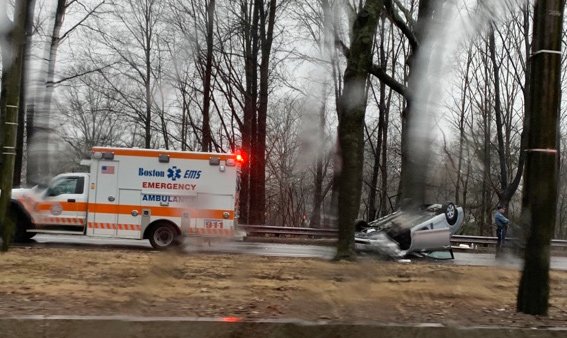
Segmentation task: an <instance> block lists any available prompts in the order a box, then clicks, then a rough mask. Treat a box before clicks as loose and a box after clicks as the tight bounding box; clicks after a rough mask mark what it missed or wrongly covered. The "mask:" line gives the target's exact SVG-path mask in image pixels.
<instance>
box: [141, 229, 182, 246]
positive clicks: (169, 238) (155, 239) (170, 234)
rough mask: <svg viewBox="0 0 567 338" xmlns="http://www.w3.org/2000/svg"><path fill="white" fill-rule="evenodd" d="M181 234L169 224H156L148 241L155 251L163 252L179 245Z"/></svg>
mask: <svg viewBox="0 0 567 338" xmlns="http://www.w3.org/2000/svg"><path fill="white" fill-rule="evenodd" d="M178 237H179V233H178V231H177V230H176V229H175V227H174V226H173V225H171V224H168V223H156V224H155V225H154V226H152V228H151V229H150V233H149V236H148V239H149V240H150V244H151V245H152V247H154V249H158V250H163V249H167V248H170V247H173V246H177V245H179V239H178Z"/></svg>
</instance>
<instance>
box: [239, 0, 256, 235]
mask: <svg viewBox="0 0 567 338" xmlns="http://www.w3.org/2000/svg"><path fill="white" fill-rule="evenodd" d="M241 14H242V17H243V27H242V29H243V30H244V34H243V35H244V46H245V51H244V54H245V55H244V57H245V59H244V68H245V75H246V92H245V93H244V118H243V126H242V130H241V135H242V150H243V152H244V155H245V162H244V164H243V165H242V168H241V175H240V207H239V209H240V212H239V222H240V223H242V224H250V204H251V189H250V188H251V179H250V175H251V168H252V166H253V162H254V161H255V158H254V154H253V152H252V140H253V139H254V132H255V126H254V124H255V121H256V102H257V99H258V67H257V58H258V50H259V49H258V20H259V19H258V16H259V10H258V8H257V6H256V5H252V18H251V19H250V15H249V8H248V6H247V4H246V3H243V4H242V12H241Z"/></svg>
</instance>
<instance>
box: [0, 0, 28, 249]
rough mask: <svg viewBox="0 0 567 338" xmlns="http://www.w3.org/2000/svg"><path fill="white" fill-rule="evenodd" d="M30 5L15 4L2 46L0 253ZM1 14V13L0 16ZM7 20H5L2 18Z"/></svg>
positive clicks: (9, 228)
mask: <svg viewBox="0 0 567 338" xmlns="http://www.w3.org/2000/svg"><path fill="white" fill-rule="evenodd" d="M32 4H33V2H30V1H26V0H19V1H16V5H15V6H16V7H15V10H14V22H13V26H12V27H11V30H10V31H9V32H8V35H7V39H6V40H4V41H7V42H6V45H3V46H2V87H1V92H0V109H1V112H0V116H2V117H3V121H2V122H3V123H2V138H3V139H2V155H1V156H2V169H1V173H2V176H1V178H0V191H1V192H2V193H1V194H0V224H3V225H4V227H3V236H2V237H3V239H4V240H3V241H2V251H7V250H8V247H9V244H10V241H11V239H12V233H13V230H14V224H13V222H11V221H9V220H8V219H7V214H8V208H9V204H10V199H11V193H10V192H11V191H12V179H13V174H14V163H15V158H16V137H17V127H18V105H19V100H20V84H21V74H22V67H23V64H24V62H23V56H24V50H25V42H26V36H25V27H26V20H27V19H28V12H29V11H30V6H31V5H32ZM1 15H5V14H1ZM3 20H5V21H8V19H7V18H5V19H3Z"/></svg>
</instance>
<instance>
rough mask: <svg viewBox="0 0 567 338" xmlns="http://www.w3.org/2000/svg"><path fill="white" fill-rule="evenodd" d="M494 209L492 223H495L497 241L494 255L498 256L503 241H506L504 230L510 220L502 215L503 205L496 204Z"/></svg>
mask: <svg viewBox="0 0 567 338" xmlns="http://www.w3.org/2000/svg"><path fill="white" fill-rule="evenodd" d="M496 209H497V210H496V214H495V215H494V223H496V237H498V241H497V242H496V257H498V256H500V254H502V248H503V247H504V241H506V231H507V230H508V224H509V223H510V220H509V219H508V218H506V216H504V214H505V213H506V207H505V206H503V205H498V207H497V208H496Z"/></svg>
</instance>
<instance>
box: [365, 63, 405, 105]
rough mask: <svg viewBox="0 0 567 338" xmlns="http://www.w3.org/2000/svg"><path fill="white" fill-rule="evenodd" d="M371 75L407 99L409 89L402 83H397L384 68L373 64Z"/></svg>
mask: <svg viewBox="0 0 567 338" xmlns="http://www.w3.org/2000/svg"><path fill="white" fill-rule="evenodd" d="M370 74H372V75H374V76H376V77H377V78H378V79H379V80H380V81H382V82H384V83H385V84H386V85H387V86H388V87H390V88H392V89H393V90H394V91H395V92H396V93H398V94H400V95H402V96H403V97H405V98H407V95H408V89H407V87H406V86H404V85H403V84H401V83H400V82H398V81H396V79H394V78H393V77H391V76H390V75H388V74H387V73H386V72H385V71H384V69H382V67H380V66H378V65H377V64H373V65H372V67H370Z"/></svg>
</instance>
